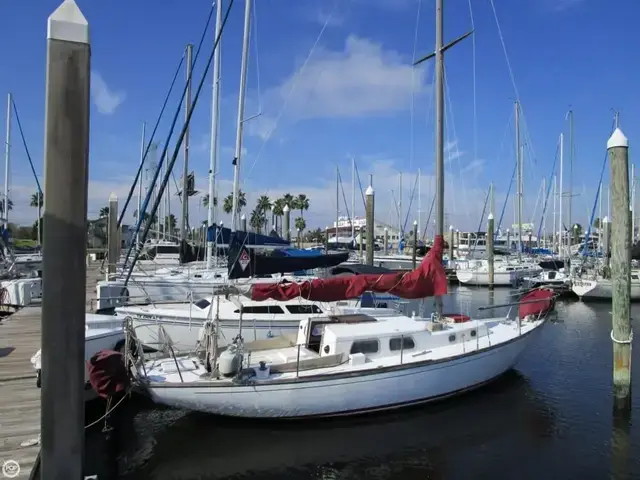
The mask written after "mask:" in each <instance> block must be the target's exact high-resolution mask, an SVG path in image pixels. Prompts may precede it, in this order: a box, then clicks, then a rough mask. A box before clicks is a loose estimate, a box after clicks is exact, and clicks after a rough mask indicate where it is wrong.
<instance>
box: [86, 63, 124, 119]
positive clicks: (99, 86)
mask: <svg viewBox="0 0 640 480" xmlns="http://www.w3.org/2000/svg"><path fill="white" fill-rule="evenodd" d="M91 98H92V99H93V103H94V104H95V106H96V108H97V109H98V112H100V113H102V114H103V115H112V114H114V113H115V111H116V110H117V109H118V107H119V106H120V105H121V104H122V102H124V100H125V98H126V93H125V92H124V91H115V90H112V89H111V88H110V87H109V85H107V82H105V81H104V79H103V78H102V75H100V74H99V73H98V72H96V71H92V72H91Z"/></svg>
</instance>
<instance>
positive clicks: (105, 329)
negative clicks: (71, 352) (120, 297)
mask: <svg viewBox="0 0 640 480" xmlns="http://www.w3.org/2000/svg"><path fill="white" fill-rule="evenodd" d="M123 341H124V331H123V329H122V319H121V318H119V317H110V316H107V315H94V314H89V313H88V314H87V318H86V331H85V341H84V342H85V343H84V361H85V369H84V381H85V400H87V401H88V400H92V399H93V398H96V397H97V394H96V393H95V392H94V391H93V389H92V388H91V386H90V385H89V371H88V370H87V362H88V361H89V360H90V359H91V357H93V356H94V355H95V354H96V353H98V352H99V351H100V350H113V349H115V348H117V347H118V344H119V343H121V342H123ZM41 361H42V356H41V350H38V351H37V352H36V354H35V355H34V356H33V357H32V358H31V364H32V365H33V368H34V369H35V370H36V373H37V375H38V386H39V384H40V382H39V380H40V370H41V369H42V364H41Z"/></svg>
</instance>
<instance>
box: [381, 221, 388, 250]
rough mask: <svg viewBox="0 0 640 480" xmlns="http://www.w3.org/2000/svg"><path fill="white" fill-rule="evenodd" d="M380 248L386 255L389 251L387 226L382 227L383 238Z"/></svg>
mask: <svg viewBox="0 0 640 480" xmlns="http://www.w3.org/2000/svg"><path fill="white" fill-rule="evenodd" d="M382 249H383V251H384V254H385V255H387V253H388V251H389V229H388V228H387V227H384V238H383V240H382Z"/></svg>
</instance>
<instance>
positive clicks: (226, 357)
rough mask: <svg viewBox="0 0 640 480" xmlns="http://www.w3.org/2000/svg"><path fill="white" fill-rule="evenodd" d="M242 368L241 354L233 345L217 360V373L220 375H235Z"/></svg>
mask: <svg viewBox="0 0 640 480" xmlns="http://www.w3.org/2000/svg"><path fill="white" fill-rule="evenodd" d="M241 367H242V353H240V352H239V351H238V347H236V346H235V345H233V344H232V345H229V347H228V348H227V349H226V350H225V351H224V352H222V353H221V354H220V357H219V358H218V371H219V372H220V374H221V375H224V376H225V377H229V376H232V375H235V374H236V373H238V371H240V368H241Z"/></svg>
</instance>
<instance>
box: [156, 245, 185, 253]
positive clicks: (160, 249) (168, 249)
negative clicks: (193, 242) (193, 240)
mask: <svg viewBox="0 0 640 480" xmlns="http://www.w3.org/2000/svg"><path fill="white" fill-rule="evenodd" d="M155 250H156V253H164V254H173V255H178V254H179V250H178V247H174V246H170V245H158V246H156V247H155Z"/></svg>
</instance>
